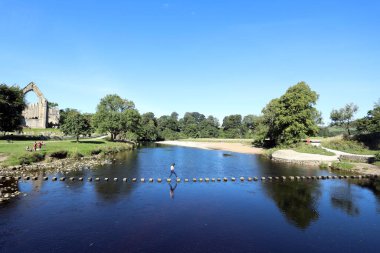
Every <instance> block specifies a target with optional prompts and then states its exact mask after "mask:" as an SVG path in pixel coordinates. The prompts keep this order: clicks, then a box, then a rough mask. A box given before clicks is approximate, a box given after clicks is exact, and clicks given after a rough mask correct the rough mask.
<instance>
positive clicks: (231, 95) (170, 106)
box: [0, 0, 380, 122]
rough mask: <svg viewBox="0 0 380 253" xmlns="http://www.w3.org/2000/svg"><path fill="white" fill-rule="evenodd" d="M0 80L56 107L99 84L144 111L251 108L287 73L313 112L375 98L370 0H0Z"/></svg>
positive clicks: (81, 98)
mask: <svg viewBox="0 0 380 253" xmlns="http://www.w3.org/2000/svg"><path fill="white" fill-rule="evenodd" d="M0 35H1V36H0V82H1V83H6V84H9V85H10V84H18V85H19V86H20V87H23V86H25V85H26V84H28V83H29V82H30V81H34V82H35V83H36V84H37V85H38V86H39V87H40V89H41V90H42V92H43V93H44V94H45V96H46V97H47V99H48V100H50V101H53V102H57V103H58V104H59V106H60V108H66V107H71V108H77V109H79V110H81V111H82V112H95V109H96V105H97V104H98V102H99V101H100V99H101V98H102V97H104V96H105V95H106V94H111V93H117V94H118V95H120V96H121V97H123V98H127V99H129V100H132V101H134V102H135V104H136V107H137V109H139V111H140V112H141V113H144V112H148V111H152V112H154V113H155V115H156V116H161V115H164V114H170V113H171V112H172V111H177V112H178V113H179V114H180V116H181V117H182V116H183V114H184V113H185V112H187V111H198V112H200V113H203V114H205V115H210V114H212V115H214V116H216V117H218V118H219V119H220V121H221V120H222V119H223V117H224V116H226V115H229V114H237V113H238V114H242V115H246V114H260V112H261V109H262V108H263V107H264V106H265V105H266V104H267V103H268V102H269V101H270V100H271V99H272V98H275V97H279V96H280V95H282V94H283V93H284V92H285V91H286V89H287V88H288V87H289V86H291V85H293V84H296V83H297V82H298V81H302V80H303V81H306V82H307V83H308V84H309V85H310V86H311V88H312V89H313V90H315V91H317V92H318V93H319V95H320V98H319V100H318V104H317V108H318V109H319V110H320V111H322V114H323V117H324V119H325V122H329V120H328V117H329V113H330V111H331V110H332V109H333V108H338V107H342V106H343V105H345V104H346V103H349V102H354V103H356V104H357V105H358V106H359V108H360V109H359V113H358V115H357V116H358V117H359V116H364V115H365V114H366V112H367V111H368V110H369V109H371V108H372V106H373V104H374V102H376V101H377V100H378V99H379V98H380V92H379V91H380V1H377V0H373V1H368V0H360V1H359V0H357V1H348V0H341V1H336V0H326V1H324V0H309V1H305V0H300V1H296V0H288V1H285V0H284V1H282V0H277V1H274V0H268V1H265V0H262V1H254V0H247V1H242V0H234V1H232V0H230V1H227V0H224V1H221V0H189V1H185V0H183V1H180V0H176V1H174V0H173V1H153V0H152V1H145V0H135V1H128V0H126V1H97V2H96V3H95V1H79V0H75V1H71V0H70V1H69V0H65V1H58V0H56V1H36V0H34V1H30V0H24V1H22V0H19V1H13V0H0Z"/></svg>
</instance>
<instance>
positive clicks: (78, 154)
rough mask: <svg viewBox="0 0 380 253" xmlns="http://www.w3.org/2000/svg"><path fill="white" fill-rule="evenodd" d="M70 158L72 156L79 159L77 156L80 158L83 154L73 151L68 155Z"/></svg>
mask: <svg viewBox="0 0 380 253" xmlns="http://www.w3.org/2000/svg"><path fill="white" fill-rule="evenodd" d="M70 157H71V158H74V159H79V158H82V157H83V155H82V154H81V153H79V152H74V153H72V154H71V155H70Z"/></svg>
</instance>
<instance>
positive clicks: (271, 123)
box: [262, 82, 320, 145]
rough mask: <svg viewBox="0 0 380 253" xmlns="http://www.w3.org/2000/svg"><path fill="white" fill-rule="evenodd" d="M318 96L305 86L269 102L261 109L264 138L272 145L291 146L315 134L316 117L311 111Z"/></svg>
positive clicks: (291, 89)
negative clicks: (264, 128) (265, 127)
mask: <svg viewBox="0 0 380 253" xmlns="http://www.w3.org/2000/svg"><path fill="white" fill-rule="evenodd" d="M317 100H318V94H317V93H316V92H315V91H312V90H311V89H310V87H309V85H307V84H306V83H305V82H299V83H297V84H296V85H294V86H292V87H290V88H289V89H288V90H287V91H286V92H285V94H284V95H282V96H281V97H280V98H276V99H273V100H271V101H270V102H269V103H268V105H267V106H266V107H265V108H264V109H263V111H262V113H263V117H264V124H265V125H266V126H267V130H268V131H267V133H266V135H265V138H267V139H270V140H271V141H272V142H273V143H274V144H275V145H277V144H280V143H284V144H291V143H295V142H298V141H300V140H301V139H302V138H305V137H306V136H312V135H315V134H316V133H317V132H318V123H319V122H320V113H319V112H318V111H317V109H316V108H314V105H315V104H316V102H317Z"/></svg>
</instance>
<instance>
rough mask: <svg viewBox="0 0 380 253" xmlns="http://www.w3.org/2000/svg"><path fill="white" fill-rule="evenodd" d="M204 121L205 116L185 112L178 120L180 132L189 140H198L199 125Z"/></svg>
mask: <svg viewBox="0 0 380 253" xmlns="http://www.w3.org/2000/svg"><path fill="white" fill-rule="evenodd" d="M204 120H206V116H205V115H203V114H201V113H199V112H186V113H185V115H184V116H183V118H182V119H181V120H180V126H181V130H182V132H183V133H184V134H185V135H186V136H187V137H191V138H200V137H201V133H200V131H201V129H200V124H201V123H202V122H203V121H204Z"/></svg>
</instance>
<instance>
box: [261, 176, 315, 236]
mask: <svg viewBox="0 0 380 253" xmlns="http://www.w3.org/2000/svg"><path fill="white" fill-rule="evenodd" d="M319 186H320V183H319V182H318V181H312V182H297V181H296V182H266V183H264V184H263V187H264V189H265V192H266V193H267V195H268V196H269V197H271V198H272V199H273V201H274V202H275V203H276V205H277V206H278V208H279V209H280V210H281V211H282V212H283V213H284V214H285V216H286V218H287V219H288V221H289V222H290V223H291V224H294V225H296V226H297V227H299V228H303V229H304V228H307V227H308V226H309V225H310V223H311V222H312V221H316V220H317V219H318V211H317V202H318V199H319V197H320V195H321V192H320V189H319Z"/></svg>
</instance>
